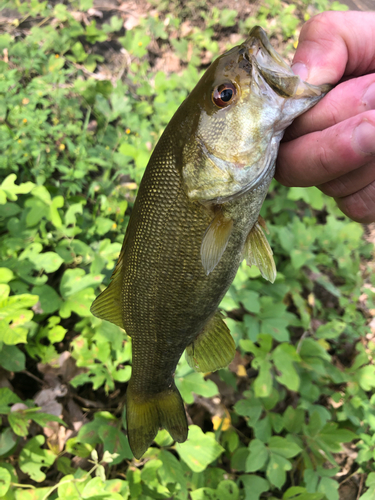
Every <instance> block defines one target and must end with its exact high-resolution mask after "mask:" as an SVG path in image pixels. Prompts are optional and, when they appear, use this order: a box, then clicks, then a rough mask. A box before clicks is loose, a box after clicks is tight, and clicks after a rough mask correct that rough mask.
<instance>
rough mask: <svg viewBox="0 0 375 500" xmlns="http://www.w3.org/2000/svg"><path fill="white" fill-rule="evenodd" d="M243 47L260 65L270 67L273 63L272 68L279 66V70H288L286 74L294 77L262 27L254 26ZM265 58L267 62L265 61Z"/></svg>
mask: <svg viewBox="0 0 375 500" xmlns="http://www.w3.org/2000/svg"><path fill="white" fill-rule="evenodd" d="M243 45H244V46H245V47H246V49H247V52H248V54H249V56H250V57H252V58H255V59H256V61H257V62H258V63H259V64H260V65H266V66H269V65H270V63H273V64H272V66H277V67H278V69H279V70H280V69H281V68H283V69H284V70H286V73H288V74H290V75H293V72H292V70H291V69H290V66H289V65H288V64H287V63H286V62H285V61H284V59H283V58H282V57H281V56H280V55H279V54H278V53H277V52H276V50H275V49H274V48H273V47H272V45H271V42H270V41H269V39H268V36H267V34H266V32H265V31H264V29H263V28H261V27H260V26H254V28H252V30H251V31H250V33H249V37H248V38H247V40H246V41H245V42H244V44H243ZM267 56H268V57H267ZM264 58H265V59H266V60H264ZM267 59H268V61H267ZM269 59H270V60H269ZM267 63H268V64H267ZM275 69H276V68H275Z"/></svg>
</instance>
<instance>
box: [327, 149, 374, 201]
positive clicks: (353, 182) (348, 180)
mask: <svg viewBox="0 0 375 500" xmlns="http://www.w3.org/2000/svg"><path fill="white" fill-rule="evenodd" d="M374 181H375V158H374V159H373V161H371V162H369V163H367V165H364V166H363V167H360V168H358V169H357V170H352V171H351V172H349V173H348V174H345V175H342V176H341V177H338V178H337V179H333V180H332V181H329V182H325V183H324V184H320V186H318V188H319V189H320V190H321V191H323V193H324V194H327V195H328V196H332V197H333V198H343V197H345V196H349V195H351V194H354V193H356V192H357V191H360V190H361V189H364V188H365V187H366V186H368V185H369V184H371V183H372V182H374Z"/></svg>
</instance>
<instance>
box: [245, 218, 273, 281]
mask: <svg viewBox="0 0 375 500" xmlns="http://www.w3.org/2000/svg"><path fill="white" fill-rule="evenodd" d="M265 224H266V223H265V222H264V220H263V219H261V220H260V221H259V222H256V223H255V224H254V226H253V228H252V230H251V231H250V233H249V234H248V236H247V239H246V243H245V247H244V257H245V259H246V264H247V265H248V266H252V265H254V266H257V267H258V269H259V271H260V272H261V275H262V276H263V278H265V279H266V280H268V281H270V282H271V283H273V282H274V281H275V279H276V266H275V261H274V260H273V252H272V249H271V247H270V244H269V243H268V240H267V238H266V237H265V235H264V233H263V231H262V228H261V225H262V226H263V227H266V226H265Z"/></svg>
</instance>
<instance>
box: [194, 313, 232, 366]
mask: <svg viewBox="0 0 375 500" xmlns="http://www.w3.org/2000/svg"><path fill="white" fill-rule="evenodd" d="M235 352H236V346H235V343H234V340H233V338H232V336H231V334H230V331H229V328H228V327H227V325H226V324H225V323H224V321H223V315H222V314H221V313H220V312H219V311H217V312H216V313H215V315H214V316H212V318H211V319H210V320H209V322H208V323H207V324H206V326H205V327H204V328H203V330H202V332H201V333H200V334H199V335H198V336H197V338H196V339H195V340H194V342H192V343H191V344H190V345H188V346H187V348H186V359H187V362H188V363H189V365H190V366H191V367H192V368H194V370H195V371H197V372H214V371H216V370H219V369H220V368H225V367H226V366H228V365H229V363H230V362H231V361H232V360H233V358H234V355H235Z"/></svg>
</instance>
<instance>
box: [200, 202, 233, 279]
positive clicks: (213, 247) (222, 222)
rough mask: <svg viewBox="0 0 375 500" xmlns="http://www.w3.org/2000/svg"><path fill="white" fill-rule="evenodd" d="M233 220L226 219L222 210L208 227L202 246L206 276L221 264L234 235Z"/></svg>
mask: <svg viewBox="0 0 375 500" xmlns="http://www.w3.org/2000/svg"><path fill="white" fill-rule="evenodd" d="M232 229H233V220H232V219H226V218H225V217H224V215H223V213H222V212H221V210H220V211H219V212H218V213H217V214H216V215H215V217H214V219H213V221H212V222H211V224H210V225H209V226H208V228H207V231H206V234H205V235H204V237H203V240H202V245H201V259H202V265H203V267H204V270H205V271H206V274H207V275H208V274H210V272H211V271H213V270H214V269H215V267H216V266H217V264H218V263H219V261H220V259H221V257H222V255H223V253H224V251H225V249H226V247H227V244H228V241H229V237H230V235H231V234H232Z"/></svg>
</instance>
